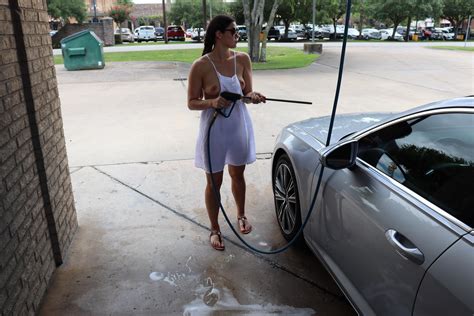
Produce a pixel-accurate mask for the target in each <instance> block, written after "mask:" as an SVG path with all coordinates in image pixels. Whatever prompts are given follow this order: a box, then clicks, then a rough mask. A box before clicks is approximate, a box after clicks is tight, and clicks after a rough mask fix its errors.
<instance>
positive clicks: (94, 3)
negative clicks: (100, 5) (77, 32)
mask: <svg viewBox="0 0 474 316" xmlns="http://www.w3.org/2000/svg"><path fill="white" fill-rule="evenodd" d="M92 7H93V8H94V18H93V19H92V22H94V23H97V2H96V0H93V1H92Z"/></svg>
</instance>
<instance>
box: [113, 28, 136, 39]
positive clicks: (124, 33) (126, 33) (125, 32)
mask: <svg viewBox="0 0 474 316" xmlns="http://www.w3.org/2000/svg"><path fill="white" fill-rule="evenodd" d="M115 34H120V35H121V37H122V42H130V43H133V42H135V35H133V33H132V31H130V29H128V28H125V27H123V28H122V32H121V33H120V29H116V30H115Z"/></svg>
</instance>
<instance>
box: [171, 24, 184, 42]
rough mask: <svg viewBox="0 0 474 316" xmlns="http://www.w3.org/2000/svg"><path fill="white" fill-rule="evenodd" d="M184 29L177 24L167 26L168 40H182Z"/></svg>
mask: <svg viewBox="0 0 474 316" xmlns="http://www.w3.org/2000/svg"><path fill="white" fill-rule="evenodd" d="M185 39H186V38H185V34H184V29H183V28H182V27H181V26H179V25H170V26H168V40H177V41H184V40H185Z"/></svg>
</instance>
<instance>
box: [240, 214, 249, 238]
mask: <svg viewBox="0 0 474 316" xmlns="http://www.w3.org/2000/svg"><path fill="white" fill-rule="evenodd" d="M237 223H238V224H239V228H240V232H241V233H242V234H248V233H250V232H251V231H252V225H250V223H249V221H248V219H247V217H246V216H245V215H244V216H238V217H237Z"/></svg>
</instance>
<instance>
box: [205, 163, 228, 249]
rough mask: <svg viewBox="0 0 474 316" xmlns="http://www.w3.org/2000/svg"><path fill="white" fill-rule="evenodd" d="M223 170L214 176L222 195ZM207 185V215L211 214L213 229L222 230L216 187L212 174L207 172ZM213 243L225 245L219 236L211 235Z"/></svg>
mask: <svg viewBox="0 0 474 316" xmlns="http://www.w3.org/2000/svg"><path fill="white" fill-rule="evenodd" d="M223 173H224V172H223V171H221V172H217V173H213V174H212V177H213V179H214V184H215V186H216V189H217V192H218V193H219V195H220V189H221V185H222V175H223ZM206 179H207V185H206V191H205V194H204V197H205V201H206V209H207V215H208V216H209V221H210V222H211V230H212V231H218V232H220V227H219V221H218V218H217V217H218V215H219V203H218V202H217V201H216V198H215V193H214V189H213V188H212V182H211V174H210V173H206ZM211 243H212V245H213V246H214V247H223V246H224V244H223V243H220V242H219V236H217V235H211Z"/></svg>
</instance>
